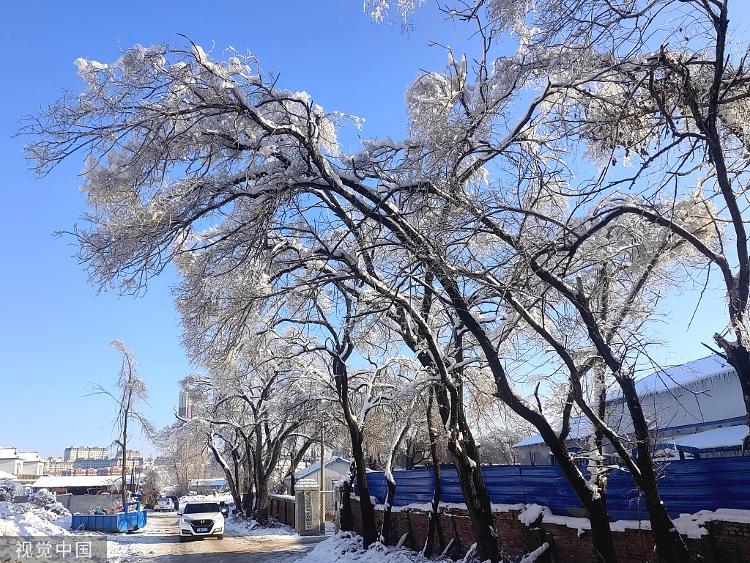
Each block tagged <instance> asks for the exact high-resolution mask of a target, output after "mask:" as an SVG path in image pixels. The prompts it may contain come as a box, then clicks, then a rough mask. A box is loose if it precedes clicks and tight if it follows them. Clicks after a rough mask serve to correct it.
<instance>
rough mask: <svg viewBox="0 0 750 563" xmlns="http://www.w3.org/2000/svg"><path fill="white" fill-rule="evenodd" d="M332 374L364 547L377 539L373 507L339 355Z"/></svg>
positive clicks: (346, 375) (356, 424)
mask: <svg viewBox="0 0 750 563" xmlns="http://www.w3.org/2000/svg"><path fill="white" fill-rule="evenodd" d="M333 375H334V378H335V380H336V392H337V394H338V398H339V403H340V404H341V408H342V410H343V412H344V419H345V420H346V427H347V429H348V430H349V439H350V440H351V443H352V457H353V458H354V470H355V477H356V479H357V487H358V488H359V510H360V515H361V517H362V543H363V545H364V546H365V547H369V546H370V545H371V544H372V543H374V542H375V540H377V530H376V527H375V508H374V507H373V505H372V501H371V500H370V487H369V485H368V483H367V464H366V461H365V452H364V449H363V447H362V442H363V439H364V437H363V436H362V431H361V430H360V428H359V422H358V421H357V418H356V417H355V416H354V414H353V413H352V409H351V405H350V403H349V379H348V373H347V369H346V364H345V363H344V360H343V359H342V358H341V356H339V355H336V356H333ZM321 462H322V460H321Z"/></svg>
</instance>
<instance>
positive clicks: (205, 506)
mask: <svg viewBox="0 0 750 563" xmlns="http://www.w3.org/2000/svg"><path fill="white" fill-rule="evenodd" d="M198 512H219V505H218V504H216V503H215V502H191V503H190V504H188V505H187V506H186V507H185V510H184V513H185V514H197V513H198Z"/></svg>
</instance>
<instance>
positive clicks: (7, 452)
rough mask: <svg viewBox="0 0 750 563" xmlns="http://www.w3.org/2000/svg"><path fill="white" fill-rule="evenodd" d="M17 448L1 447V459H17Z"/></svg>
mask: <svg viewBox="0 0 750 563" xmlns="http://www.w3.org/2000/svg"><path fill="white" fill-rule="evenodd" d="M17 458H18V454H17V453H16V448H0V459H17Z"/></svg>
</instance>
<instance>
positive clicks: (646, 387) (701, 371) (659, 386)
mask: <svg viewBox="0 0 750 563" xmlns="http://www.w3.org/2000/svg"><path fill="white" fill-rule="evenodd" d="M727 376H734V377H736V373H735V371H734V368H733V367H732V366H731V365H729V363H728V362H727V361H726V360H725V359H724V358H722V357H721V356H719V355H717V354H712V355H710V356H706V357H705V358H699V359H697V360H693V361H691V362H685V363H684V364H680V365H677V366H672V367H668V368H664V369H659V370H657V371H655V372H653V373H651V374H649V375H647V376H645V377H642V378H640V379H638V381H637V382H636V384H635V388H636V391H638V396H639V397H645V396H647V395H653V394H656V393H662V392H664V391H667V390H670V389H674V388H676V387H686V388H688V389H690V388H692V387H694V386H695V384H697V383H699V382H701V383H702V382H706V381H707V380H715V379H720V378H723V377H727ZM621 398H622V393H621V392H620V389H619V388H615V389H612V390H611V391H610V393H609V397H608V399H607V402H611V401H617V400H620V399H621Z"/></svg>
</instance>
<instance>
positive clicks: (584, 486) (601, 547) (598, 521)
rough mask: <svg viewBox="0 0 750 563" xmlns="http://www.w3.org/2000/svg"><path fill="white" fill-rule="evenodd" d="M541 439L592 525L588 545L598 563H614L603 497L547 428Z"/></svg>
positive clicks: (610, 530)
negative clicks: (594, 489)
mask: <svg viewBox="0 0 750 563" xmlns="http://www.w3.org/2000/svg"><path fill="white" fill-rule="evenodd" d="M545 434H546V436H545ZM542 437H544V438H545V442H546V443H547V446H548V447H549V448H550V451H551V452H552V455H553V456H554V457H555V460H556V461H557V464H558V466H559V467H560V470H561V471H562V472H563V474H564V475H565V477H566V478H567V479H568V481H569V482H570V484H571V486H572V487H573V490H574V491H575V492H576V495H577V496H578V498H579V499H580V501H581V503H582V504H583V506H584V508H585V509H586V512H587V513H588V517H589V521H590V522H591V543H592V544H593V546H594V553H595V557H596V558H597V561H600V562H601V563H616V562H617V553H616V552H615V544H614V541H613V539H612V529H611V527H610V525H609V514H608V513H607V506H606V504H605V500H604V495H603V494H602V493H601V492H597V493H595V492H594V491H592V490H591V489H590V488H589V484H588V483H587V482H586V478H585V477H584V476H583V474H582V473H581V472H580V471H579V469H578V468H577V467H576V465H575V462H574V461H573V459H572V458H571V457H570V454H569V453H568V449H567V447H566V446H565V444H564V443H563V442H562V441H561V440H560V439H559V438H558V437H557V436H556V435H555V433H554V432H553V431H552V430H551V428H549V426H547V427H546V429H545V431H543V432H542Z"/></svg>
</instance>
